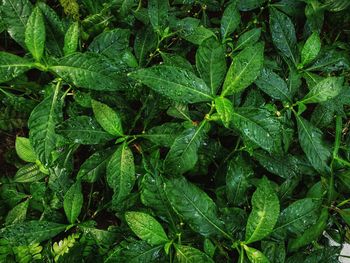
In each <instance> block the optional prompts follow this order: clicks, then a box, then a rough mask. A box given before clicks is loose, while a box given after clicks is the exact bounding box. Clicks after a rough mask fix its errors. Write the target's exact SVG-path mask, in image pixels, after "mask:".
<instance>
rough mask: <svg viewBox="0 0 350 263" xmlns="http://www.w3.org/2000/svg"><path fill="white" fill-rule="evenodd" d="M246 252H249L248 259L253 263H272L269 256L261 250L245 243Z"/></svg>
mask: <svg viewBox="0 0 350 263" xmlns="http://www.w3.org/2000/svg"><path fill="white" fill-rule="evenodd" d="M243 247H244V250H245V252H246V253H247V256H248V259H249V261H250V262H252V263H270V261H269V260H268V258H267V257H266V256H265V255H264V254H263V253H262V252H261V251H259V250H257V249H255V248H252V247H248V246H246V245H243Z"/></svg>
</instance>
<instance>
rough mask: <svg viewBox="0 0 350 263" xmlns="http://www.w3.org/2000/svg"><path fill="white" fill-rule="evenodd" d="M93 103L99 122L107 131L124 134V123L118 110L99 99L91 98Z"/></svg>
mask: <svg viewBox="0 0 350 263" xmlns="http://www.w3.org/2000/svg"><path fill="white" fill-rule="evenodd" d="M91 105H92V109H93V111H94V115H95V117H96V120H97V122H98V123H99V124H100V125H101V126H102V128H103V129H104V130H105V131H107V132H109V133H110V134H112V135H115V136H123V127H122V123H121V120H120V117H119V114H118V113H117V112H116V111H114V110H113V109H112V108H110V107H109V106H108V105H106V104H104V103H101V102H99V101H97V100H91Z"/></svg>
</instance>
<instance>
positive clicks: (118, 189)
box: [107, 143, 136, 203]
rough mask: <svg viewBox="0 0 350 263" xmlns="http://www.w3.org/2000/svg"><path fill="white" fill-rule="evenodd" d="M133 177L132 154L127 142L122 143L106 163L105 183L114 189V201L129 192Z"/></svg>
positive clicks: (133, 180) (119, 199)
mask: <svg viewBox="0 0 350 263" xmlns="http://www.w3.org/2000/svg"><path fill="white" fill-rule="evenodd" d="M135 179H136V178H135V164H134V156H133V154H132V152H131V150H130V149H129V147H128V145H127V143H123V144H122V145H120V146H119V147H118V149H117V150H116V151H115V152H114V154H113V155H112V157H111V159H110V160H109V162H108V164H107V183H108V185H109V187H111V188H112V189H113V191H114V194H115V196H114V197H113V201H114V202H115V203H118V202H120V201H122V200H123V199H124V198H125V197H126V196H127V195H129V194H130V192H131V190H132V188H133V187H134V183H135Z"/></svg>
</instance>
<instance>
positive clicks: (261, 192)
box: [244, 177, 280, 244]
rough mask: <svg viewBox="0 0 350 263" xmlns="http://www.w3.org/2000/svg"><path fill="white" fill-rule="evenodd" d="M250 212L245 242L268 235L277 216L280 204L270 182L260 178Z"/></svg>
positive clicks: (248, 242) (257, 239)
mask: <svg viewBox="0 0 350 263" xmlns="http://www.w3.org/2000/svg"><path fill="white" fill-rule="evenodd" d="M252 206H253V209H252V212H251V213H250V215H249V218H248V222H247V227H246V233H245V241H244V243H245V244H250V243H253V242H256V241H259V240H261V239H263V238H265V237H266V236H268V235H269V234H270V233H271V232H272V230H273V228H274V226H275V224H276V222H277V219H278V216H279V212H280V204H279V200H278V197H277V195H276V193H275V191H274V189H273V188H272V185H271V183H270V182H269V181H268V180H267V179H266V177H264V178H262V179H261V181H260V184H259V186H258V188H257V190H256V191H255V192H254V194H253V197H252Z"/></svg>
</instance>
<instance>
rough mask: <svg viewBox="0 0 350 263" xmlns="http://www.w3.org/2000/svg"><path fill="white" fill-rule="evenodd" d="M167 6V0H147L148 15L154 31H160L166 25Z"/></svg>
mask: <svg viewBox="0 0 350 263" xmlns="http://www.w3.org/2000/svg"><path fill="white" fill-rule="evenodd" d="M168 8H169V2H168V0H149V1H148V9H147V10H148V16H149V20H150V22H151V25H152V27H153V29H154V31H156V32H160V31H161V30H162V29H163V28H164V26H165V25H166V22H167V19H168Z"/></svg>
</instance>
